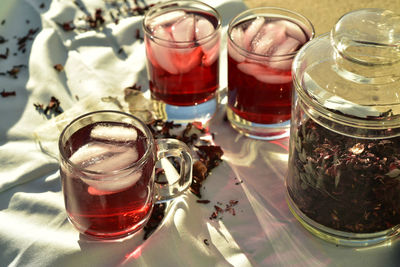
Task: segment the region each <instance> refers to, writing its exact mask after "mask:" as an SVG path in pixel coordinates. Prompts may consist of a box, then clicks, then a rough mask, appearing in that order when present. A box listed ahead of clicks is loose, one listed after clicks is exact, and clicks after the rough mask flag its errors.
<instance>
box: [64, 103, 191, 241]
mask: <svg viewBox="0 0 400 267" xmlns="http://www.w3.org/2000/svg"><path fill="white" fill-rule="evenodd" d="M59 150H60V173H61V182H62V190H63V194H64V202H65V208H66V211H67V214H68V218H69V220H70V222H71V223H72V224H73V225H74V226H75V227H76V228H77V229H78V231H79V232H80V233H82V234H85V235H87V236H89V237H93V238H97V239H119V238H122V237H125V236H128V235H130V234H133V233H135V232H136V231H138V230H140V229H141V228H142V227H143V226H144V224H145V223H146V222H147V220H148V219H149V217H150V214H151V211H152V208H153V206H154V203H155V202H157V201H166V200H170V199H172V198H174V197H176V196H178V195H180V194H182V193H184V192H185V191H186V190H187V188H188V187H189V185H190V183H191V180H192V158H191V154H190V149H189V148H188V147H187V146H186V144H184V143H182V142H180V141H178V140H176V139H157V140H154V138H153V136H152V133H151V131H150V129H149V128H148V127H147V126H146V125H145V124H144V123H143V122H142V121H140V120H139V119H138V118H136V117H134V116H132V115H130V114H126V113H123V112H119V111H107V110H105V111H96V112H91V113H88V114H85V115H82V116H80V117H78V118H76V119H74V120H73V121H72V122H71V123H70V124H68V125H67V126H66V127H65V129H64V130H63V131H62V133H61V135H60V138H59ZM168 158H174V159H176V160H177V161H178V162H179V163H180V167H179V169H180V171H179V172H178V171H176V169H175V170H174V171H175V176H174V177H172V176H171V177H168V176H167V179H168V182H166V181H165V179H163V181H160V182H158V181H157V177H155V164H156V162H158V161H161V163H162V164H164V165H165V163H164V162H165V161H167V162H169V160H168ZM163 160H164V161H163ZM164 165H163V167H164ZM169 166H170V167H173V165H172V164H169Z"/></svg>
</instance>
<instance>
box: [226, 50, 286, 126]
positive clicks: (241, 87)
mask: <svg viewBox="0 0 400 267" xmlns="http://www.w3.org/2000/svg"><path fill="white" fill-rule="evenodd" d="M228 69H229V72H228V83H229V98H228V105H229V106H230V107H231V108H232V110H233V112H235V113H236V114H238V115H239V116H240V117H242V118H244V119H245V120H248V121H252V122H255V123H263V124H265V123H266V124H273V123H282V122H284V121H287V120H289V119H290V113H291V101H292V79H291V71H290V70H274V69H272V68H269V67H267V66H260V68H259V69H260V71H261V72H265V73H269V74H270V75H274V76H276V77H281V78H280V79H281V80H279V78H277V79H278V83H268V82H262V81H260V80H258V79H257V78H255V77H254V75H251V74H246V73H244V72H242V71H241V70H240V68H239V62H238V61H235V60H234V59H233V58H232V57H230V56H228ZM279 81H282V82H281V83H279ZM285 81H288V82H285Z"/></svg>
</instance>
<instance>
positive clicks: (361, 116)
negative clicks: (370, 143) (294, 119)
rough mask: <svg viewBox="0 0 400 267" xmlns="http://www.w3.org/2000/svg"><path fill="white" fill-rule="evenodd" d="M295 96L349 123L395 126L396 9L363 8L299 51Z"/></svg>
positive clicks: (399, 103)
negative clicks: (296, 94)
mask: <svg viewBox="0 0 400 267" xmlns="http://www.w3.org/2000/svg"><path fill="white" fill-rule="evenodd" d="M293 81H294V84H295V88H296V92H297V93H298V96H299V97H300V98H301V99H302V100H303V101H304V102H305V104H306V105H307V106H309V107H310V109H312V110H313V111H312V112H314V113H317V116H323V117H324V118H326V119H328V120H332V121H335V122H338V123H341V124H345V125H348V126H351V127H359V128H370V129H387V128H399V133H400V14H396V13H394V12H392V11H389V10H383V9H361V10H356V11H353V12H350V13H347V14H346V15H344V16H343V17H341V18H340V19H339V21H338V22H337V23H336V25H335V27H334V28H333V29H332V30H331V32H330V34H329V33H327V34H324V35H321V36H319V37H317V38H315V39H314V40H312V41H310V42H309V43H308V44H306V45H305V46H303V48H302V49H301V50H300V51H299V52H298V54H297V56H296V58H295V59H294V62H293Z"/></svg>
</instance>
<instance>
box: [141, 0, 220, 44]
mask: <svg viewBox="0 0 400 267" xmlns="http://www.w3.org/2000/svg"><path fill="white" fill-rule="evenodd" d="M173 3H177V4H178V7H181V4H183V3H195V4H199V5H203V6H205V7H207V8H209V9H210V10H211V11H213V12H214V13H215V14H213V15H214V16H215V18H217V22H218V23H217V26H216V27H215V28H214V31H213V32H212V33H211V34H209V35H206V36H204V37H202V38H200V39H197V40H193V41H171V40H166V39H163V38H160V37H157V36H154V35H153V34H152V32H151V30H150V29H149V27H148V26H146V21H147V18H148V14H149V13H151V12H153V11H154V10H157V9H159V8H161V7H164V6H165V7H168V6H169V5H171V4H173ZM221 26H222V20H221V14H220V13H219V12H218V11H217V10H216V9H215V8H214V7H212V6H210V5H209V4H206V3H204V2H201V1H197V0H183V1H182V0H173V1H168V2H163V3H158V4H156V5H154V6H152V7H151V8H150V9H149V10H147V12H146V14H145V15H144V18H143V20H142V27H143V29H144V32H145V34H146V35H149V36H151V38H152V39H155V40H159V41H162V42H166V43H173V44H179V45H184V44H193V43H196V42H202V41H203V40H207V39H210V38H212V37H213V36H214V35H216V34H217V33H218V32H219V30H220V29H221ZM177 48H179V46H178V47H177Z"/></svg>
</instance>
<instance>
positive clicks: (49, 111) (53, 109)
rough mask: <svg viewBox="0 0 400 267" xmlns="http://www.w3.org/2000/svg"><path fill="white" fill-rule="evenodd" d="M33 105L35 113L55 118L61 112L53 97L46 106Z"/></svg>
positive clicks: (58, 102) (57, 101) (58, 103)
mask: <svg viewBox="0 0 400 267" xmlns="http://www.w3.org/2000/svg"><path fill="white" fill-rule="evenodd" d="M33 105H34V107H35V108H36V110H37V111H39V112H40V113H43V114H44V115H55V116H57V115H59V114H61V113H62V112H63V110H62V108H61V106H60V101H59V100H58V99H57V98H56V97H54V96H52V97H51V98H50V101H49V103H48V104H47V105H46V106H45V105H43V104H40V103H34V104H33Z"/></svg>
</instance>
